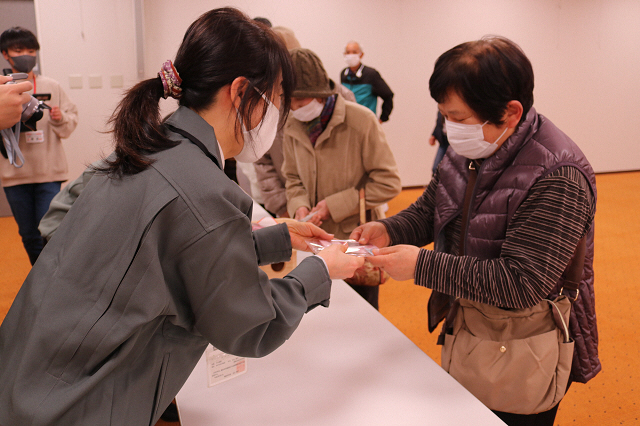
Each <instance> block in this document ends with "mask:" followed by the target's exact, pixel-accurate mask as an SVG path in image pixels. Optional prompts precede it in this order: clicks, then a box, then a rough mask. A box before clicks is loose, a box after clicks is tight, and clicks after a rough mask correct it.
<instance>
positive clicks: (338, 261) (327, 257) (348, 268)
mask: <svg viewBox="0 0 640 426" xmlns="http://www.w3.org/2000/svg"><path fill="white" fill-rule="evenodd" d="M346 251H347V246H346V244H332V245H331V246H329V247H326V248H325V249H323V250H322V251H320V252H319V253H318V256H320V257H321V258H322V259H323V260H324V261H325V263H326V264H327V269H329V276H330V277H331V278H332V279H334V280H343V279H345V278H350V277H352V276H353V274H354V273H355V271H356V269H358V268H360V267H362V265H363V264H364V257H359V256H351V255H348V254H346Z"/></svg>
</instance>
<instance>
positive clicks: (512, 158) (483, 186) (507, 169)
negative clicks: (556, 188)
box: [434, 108, 601, 383]
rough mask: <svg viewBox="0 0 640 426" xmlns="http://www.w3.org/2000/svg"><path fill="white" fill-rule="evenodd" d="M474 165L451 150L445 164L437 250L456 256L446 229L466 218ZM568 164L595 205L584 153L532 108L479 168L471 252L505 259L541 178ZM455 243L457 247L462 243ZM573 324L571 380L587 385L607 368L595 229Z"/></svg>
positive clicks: (438, 202) (468, 249)
mask: <svg viewBox="0 0 640 426" xmlns="http://www.w3.org/2000/svg"><path fill="white" fill-rule="evenodd" d="M468 163H469V160H467V159H466V158H464V157H461V156H459V155H457V154H456V153H455V152H453V150H452V149H449V150H447V154H446V156H445V159H444V160H443V161H442V163H441V164H440V184H439V185H438V187H437V189H436V208H435V215H434V221H435V224H434V225H435V234H434V235H435V238H434V239H435V241H434V242H435V250H436V251H441V252H451V245H452V242H451V241H446V239H445V233H444V227H445V225H447V224H448V223H449V222H451V221H452V220H454V219H455V218H456V217H458V216H459V215H460V214H461V211H462V206H463V203H464V194H465V189H466V186H467V179H468V174H469V170H468ZM566 165H570V166H573V167H576V168H577V169H578V170H579V171H580V172H581V173H582V174H583V175H584V176H585V177H586V178H587V180H588V182H589V184H590V186H591V190H592V192H593V196H594V202H595V199H596V181H595V174H594V172H593V169H592V168H591V165H590V164H589V162H588V161H587V159H586V158H585V156H584V154H583V153H582V151H580V149H579V148H578V146H577V145H576V144H575V143H574V142H573V141H572V140H571V139H569V137H568V136H567V135H565V134H564V133H563V132H562V131H561V130H560V129H558V128H557V127H556V126H555V125H553V123H551V122H550V121H549V120H548V119H546V118H545V117H544V116H542V115H539V114H537V113H536V111H535V110H534V109H533V108H531V110H530V111H529V113H528V114H527V117H526V120H525V121H524V122H523V123H522V124H521V125H520V127H519V128H518V130H517V131H516V132H515V133H514V134H513V135H511V137H509V139H507V141H506V142H505V143H504V144H503V145H502V146H501V147H500V149H498V151H496V153H495V154H494V155H492V156H491V157H489V158H488V159H486V160H485V161H484V162H483V163H482V166H481V167H480V169H479V170H478V177H477V181H476V186H475V190H474V193H473V195H472V199H471V203H470V213H469V225H468V231H467V235H466V240H465V252H466V253H465V254H466V255H467V256H474V257H477V258H479V259H493V258H497V257H500V253H501V249H502V244H503V243H504V240H505V236H506V231H507V226H508V224H509V222H510V221H511V218H512V217H513V215H514V214H515V212H516V210H517V209H518V207H519V206H520V205H521V204H522V202H523V201H524V200H525V199H526V198H527V195H528V194H529V190H530V189H531V187H532V186H533V185H534V184H535V183H536V182H537V181H538V179H540V178H543V177H545V176H548V175H549V174H551V173H553V172H554V171H556V170H557V169H558V168H560V167H562V166H566ZM455 244H456V246H457V242H455ZM561 286H562V280H560V282H559V283H558V285H557V286H556V288H555V289H554V290H553V291H552V292H551V294H550V295H549V296H548V297H549V298H554V297H555V296H556V295H557V294H558V291H559V288H561ZM569 326H570V331H571V336H572V338H573V339H574V340H575V351H574V355H573V365H572V369H571V378H572V380H573V381H577V382H582V383H586V382H587V381H588V380H590V379H591V378H593V377H594V376H595V375H596V374H597V373H598V372H599V371H600V369H601V365H600V360H599V359H598V329H597V325H596V313H595V300H594V287H593V226H591V229H589V231H588V233H587V253H586V257H585V264H584V272H583V278H582V281H581V283H580V294H579V297H578V299H577V301H576V302H575V303H574V304H573V308H572V310H571V321H570V324H569Z"/></svg>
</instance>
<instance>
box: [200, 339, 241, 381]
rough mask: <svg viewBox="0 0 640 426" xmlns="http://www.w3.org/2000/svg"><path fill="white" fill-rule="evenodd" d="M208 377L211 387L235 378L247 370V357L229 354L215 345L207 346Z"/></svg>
mask: <svg viewBox="0 0 640 426" xmlns="http://www.w3.org/2000/svg"><path fill="white" fill-rule="evenodd" d="M205 353H206V355H207V379H208V383H209V387H211V386H215V385H217V384H218V383H222V382H224V381H227V380H229V379H233V378H234V377H237V376H239V375H241V374H244V373H246V371H247V359H246V358H243V357H241V356H236V355H229V354H226V353H224V352H222V351H221V350H219V349H216V348H214V347H213V346H211V345H209V346H207V350H206V351H205Z"/></svg>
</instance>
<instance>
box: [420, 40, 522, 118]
mask: <svg viewBox="0 0 640 426" xmlns="http://www.w3.org/2000/svg"><path fill="white" fill-rule="evenodd" d="M429 90H430V92H431V97H432V98H433V99H435V101H436V102H438V103H442V102H444V101H445V98H446V97H447V95H448V94H449V93H450V92H451V91H454V92H455V93H456V94H458V96H460V97H461V98H462V100H464V101H465V102H466V104H467V105H469V107H470V108H471V109H472V110H473V111H474V112H475V113H476V114H477V115H478V117H479V118H480V119H481V120H483V121H489V122H490V123H492V124H503V121H502V117H503V116H504V113H505V111H506V109H507V103H508V102H509V101H512V100H516V101H519V102H520V103H521V104H522V108H523V114H522V118H521V119H520V122H522V121H524V119H525V117H526V115H527V113H528V112H529V110H530V109H531V107H532V106H533V68H532V67H531V62H529V59H527V57H526V55H525V54H524V52H523V51H522V49H520V47H519V46H518V45H517V44H516V43H514V42H512V41H511V40H509V39H507V38H504V37H497V36H489V37H483V38H482V39H481V40H477V41H470V42H467V43H462V44H460V45H458V46H456V47H454V48H453V49H451V50H448V51H447V52H445V53H443V54H442V55H441V56H440V57H439V58H438V60H437V61H436V64H435V67H434V70H433V74H432V75H431V78H430V79H429Z"/></svg>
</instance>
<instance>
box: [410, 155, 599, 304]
mask: <svg viewBox="0 0 640 426" xmlns="http://www.w3.org/2000/svg"><path fill="white" fill-rule="evenodd" d="M594 214H595V202H594V200H593V197H592V194H591V190H590V187H589V184H588V182H587V180H586V178H585V177H584V176H583V175H582V173H580V172H579V171H578V170H577V169H576V168H575V167H570V166H565V167H562V168H560V169H558V170H557V171H555V172H554V173H552V174H551V175H549V176H547V177H545V178H543V179H540V180H539V181H538V182H537V183H536V184H535V185H534V186H533V187H532V188H531V191H530V194H529V196H528V197H527V199H526V200H525V201H524V202H523V203H522V205H521V206H520V207H519V208H518V210H517V212H516V213H515V215H514V216H513V218H512V220H511V222H510V223H509V226H508V228H507V234H506V240H505V242H504V244H503V246H502V252H501V255H500V257H499V258H497V259H490V260H479V259H477V258H475V257H470V256H453V255H450V254H445V253H436V252H433V251H429V250H424V249H423V250H421V251H420V254H419V256H418V261H417V263H416V270H415V282H416V284H418V285H421V286H425V287H428V288H431V289H433V290H437V291H439V292H442V293H446V294H450V295H453V296H456V297H462V298H465V299H469V300H473V301H477V302H482V303H487V304H491V305H494V306H500V307H503V308H517V309H521V308H526V307H531V306H533V305H535V304H537V303H538V302H539V301H540V300H541V299H542V298H544V297H546V296H547V295H548V294H549V293H550V292H551V290H552V289H553V287H554V286H555V284H556V283H557V281H558V279H559V277H560V275H561V274H562V272H563V271H564V270H565V268H566V265H567V264H568V263H569V260H570V259H571V256H572V255H573V252H574V250H575V247H576V245H577V243H578V240H579V239H580V238H581V237H582V236H583V235H584V234H585V233H586V232H587V230H588V229H589V228H590V226H591V225H592V221H593V216H594Z"/></svg>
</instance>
